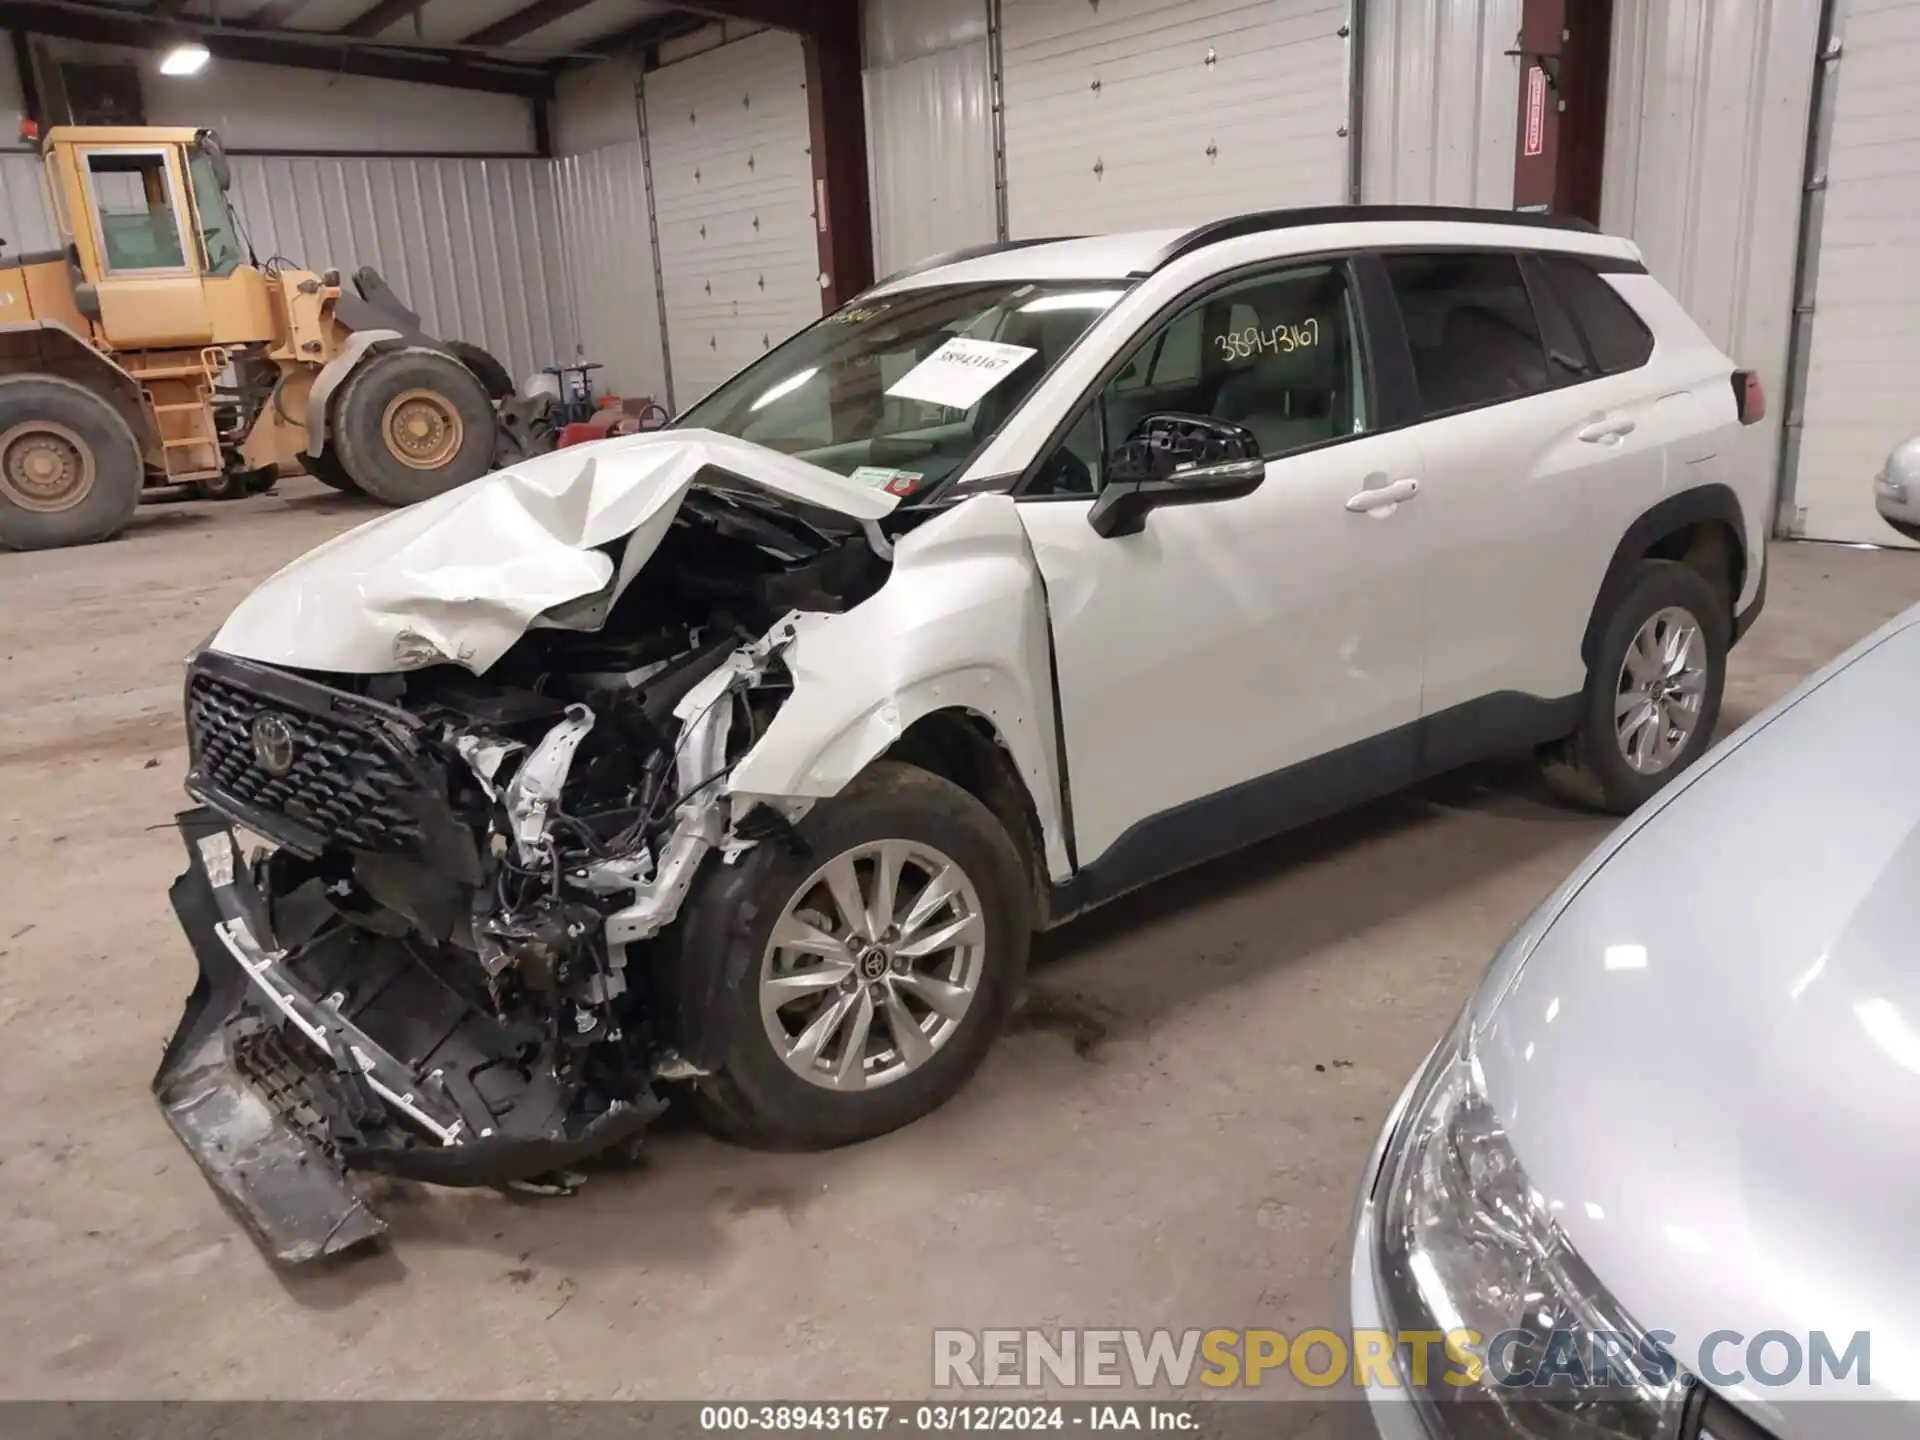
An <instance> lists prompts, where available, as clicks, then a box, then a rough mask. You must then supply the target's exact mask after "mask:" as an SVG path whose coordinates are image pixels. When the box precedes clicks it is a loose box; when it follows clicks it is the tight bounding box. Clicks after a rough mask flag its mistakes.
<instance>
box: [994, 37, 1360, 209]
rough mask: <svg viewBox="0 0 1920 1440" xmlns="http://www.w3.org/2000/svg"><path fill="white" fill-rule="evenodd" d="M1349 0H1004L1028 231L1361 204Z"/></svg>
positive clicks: (1015, 162)
mask: <svg viewBox="0 0 1920 1440" xmlns="http://www.w3.org/2000/svg"><path fill="white" fill-rule="evenodd" d="M1348 13H1349V7H1348V5H1347V3H1346V0H1003V6H1002V12H1001V36H1000V44H1001V64H1002V69H1003V75H1004V88H1005V97H1006V151H1007V158H1006V169H1007V226H1008V230H1009V232H1010V233H1011V234H1012V235H1013V237H1014V238H1016V239H1019V238H1029V237H1033V236H1040V235H1084V234H1087V233H1089V232H1095V231H1105V230H1128V229H1146V228H1154V227H1159V226H1165V225H1187V224H1194V223H1198V222H1200V221H1203V220H1208V219H1213V218H1215V217H1218V216H1221V215H1230V214H1234V213H1237V212H1241V211H1247V210H1262V209H1269V208H1272V207H1275V206H1282V205H1331V204H1338V203H1339V202H1340V201H1341V200H1343V199H1345V197H1346V160H1347V141H1346V138H1345V135H1344V133H1343V132H1344V130H1345V127H1346V123H1347V35H1346V33H1345V32H1346V31H1347V30H1348V28H1349V26H1348Z"/></svg>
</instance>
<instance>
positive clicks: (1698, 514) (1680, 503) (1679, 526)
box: [1580, 481, 1766, 666]
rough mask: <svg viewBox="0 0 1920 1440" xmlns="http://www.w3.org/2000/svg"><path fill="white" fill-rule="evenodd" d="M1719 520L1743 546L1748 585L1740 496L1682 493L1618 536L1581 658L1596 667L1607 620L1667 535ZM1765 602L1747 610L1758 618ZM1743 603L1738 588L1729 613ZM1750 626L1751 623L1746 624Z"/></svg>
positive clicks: (1716, 488)
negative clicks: (1596, 652) (1638, 569)
mask: <svg viewBox="0 0 1920 1440" xmlns="http://www.w3.org/2000/svg"><path fill="white" fill-rule="evenodd" d="M1712 520H1717V521H1720V522H1722V523H1723V524H1726V525H1729V526H1731V527H1732V528H1733V533H1734V537H1735V540H1736V542H1737V544H1738V546H1739V551H1738V554H1739V558H1740V563H1741V567H1742V580H1741V585H1742V586H1744V584H1745V580H1744V575H1745V569H1746V566H1747V565H1748V564H1750V563H1751V561H1750V558H1749V556H1748V554H1747V522H1746V515H1745V512H1744V511H1742V509H1741V508H1740V497H1739V496H1738V495H1736V494H1734V492H1733V487H1732V486H1730V485H1726V484H1723V483H1721V482H1719V481H1715V482H1714V483H1712V484H1709V485H1696V486H1694V487H1693V488H1692V489H1689V490H1682V491H1680V492H1679V493H1678V494H1676V495H1669V496H1667V497H1666V499H1664V500H1661V501H1659V502H1658V503H1657V504H1654V505H1651V506H1649V507H1648V508H1647V509H1646V510H1644V511H1642V512H1641V514H1640V516H1639V518H1638V519H1636V520H1635V521H1634V522H1633V523H1632V524H1631V525H1629V526H1627V528H1626V531H1625V533H1624V534H1622V535H1621V537H1620V543H1619V544H1618V545H1616V546H1615V547H1614V550H1613V559H1612V560H1611V561H1609V562H1608V564H1607V573H1606V575H1605V576H1604V577H1603V578H1602V579H1601V581H1600V589H1599V591H1598V593H1597V594H1595V596H1594V599H1593V609H1592V611H1591V612H1589V614H1588V616H1587V629H1586V633H1585V634H1584V635H1583V636H1581V638H1580V658H1581V659H1582V660H1584V661H1585V662H1586V663H1587V664H1588V665H1589V666H1591V665H1592V664H1593V656H1594V649H1595V647H1596V646H1597V645H1598V644H1599V643H1600V635H1601V632H1602V631H1604V630H1605V629H1606V623H1607V616H1608V615H1609V614H1611V613H1612V609H1613V606H1614V605H1616V604H1617V603H1619V600H1620V597H1621V596H1622V595H1624V594H1626V592H1627V587H1628V586H1629V585H1631V584H1632V583H1633V572H1634V568H1635V567H1636V566H1638V565H1639V563H1640V562H1641V561H1642V560H1644V559H1645V558H1646V557H1647V554H1648V553H1649V552H1650V551H1651V550H1652V549H1653V547H1654V546H1656V545H1658V544H1659V543H1660V542H1661V541H1662V540H1664V539H1665V538H1666V537H1667V536H1669V535H1672V534H1675V533H1676V532H1678V531H1681V530H1684V529H1686V528H1687V527H1688V526H1690V525H1698V524H1700V523H1701V522H1703V521H1712ZM1760 565H1761V574H1760V578H1761V583H1762V585H1764V584H1765V583H1766V568H1765V567H1766V556H1765V555H1764V554H1763V555H1762V556H1761V557H1760ZM1762 598H1764V592H1762V595H1760V596H1756V597H1755V601H1754V604H1753V605H1752V606H1750V607H1749V610H1750V611H1751V612H1752V614H1755V615H1757V614H1758V611H1759V602H1760V600H1761V599H1762ZM1739 603H1740V596H1739V593H1738V589H1736V591H1735V593H1734V595H1733V597H1732V600H1731V601H1730V603H1729V611H1731V610H1732V608H1733V607H1734V606H1737V605H1738V604H1739ZM1747 623H1748V624H1751V623H1752V622H1751V618H1748V619H1747ZM1734 633H1735V634H1736V635H1738V634H1740V633H1742V631H1741V628H1740V623H1739V620H1737V619H1736V620H1735V629H1734Z"/></svg>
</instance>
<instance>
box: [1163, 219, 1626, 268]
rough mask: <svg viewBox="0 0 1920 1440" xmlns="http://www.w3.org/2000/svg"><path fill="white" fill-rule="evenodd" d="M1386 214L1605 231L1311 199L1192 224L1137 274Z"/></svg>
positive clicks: (1580, 223) (1594, 230)
mask: <svg viewBox="0 0 1920 1440" xmlns="http://www.w3.org/2000/svg"><path fill="white" fill-rule="evenodd" d="M1386 220H1445V221H1450V222H1453V223H1455V224H1467V225H1515V226H1520V227H1522V228H1526V229H1533V230H1571V231H1575V232H1578V233H1581V234H1586V235H1597V234H1599V233H1600V232H1599V227H1598V226H1597V225H1592V224H1589V223H1588V222H1587V221H1585V220H1580V219H1576V218H1575V217H1573V216H1571V215H1543V214H1540V213H1539V212H1538V211H1533V210H1481V209H1478V208H1476V207H1474V206H1470V205H1309V206H1303V207H1301V208H1300V209H1297V210H1260V211H1256V212H1255V213H1254V214H1251V215H1233V216H1229V217H1228V218H1227V219H1224V220H1214V221H1210V222H1209V223H1207V224H1205V225H1201V226H1199V227H1197V228H1195V229H1192V230H1189V231H1188V232H1187V233H1186V234H1184V235H1182V236H1181V237H1180V238H1179V239H1178V240H1176V241H1174V242H1173V243H1172V244H1171V245H1169V246H1168V247H1167V248H1166V249H1164V250H1162V251H1161V252H1160V253H1159V254H1158V255H1156V256H1154V258H1153V261H1152V263H1151V264H1149V265H1148V266H1147V267H1146V268H1145V269H1142V270H1136V271H1135V272H1134V274H1135V275H1151V274H1152V273H1153V272H1154V271H1156V270H1158V269H1161V268H1162V267H1163V266H1166V265H1170V264H1172V263H1173V262H1174V261H1175V260H1178V259H1179V258H1180V257H1181V256H1182V255H1191V254H1192V253H1193V252H1194V251H1195V250H1199V249H1203V248H1204V247H1206V246H1208V245H1217V244H1219V243H1220V242H1221V241H1222V240H1237V239H1239V238H1240V237H1241V236H1242V235H1259V234H1263V233H1265V232H1266V231H1269V230H1289V229H1294V228H1297V227H1299V226H1303V225H1352V224H1358V223H1376V222H1379V221H1386Z"/></svg>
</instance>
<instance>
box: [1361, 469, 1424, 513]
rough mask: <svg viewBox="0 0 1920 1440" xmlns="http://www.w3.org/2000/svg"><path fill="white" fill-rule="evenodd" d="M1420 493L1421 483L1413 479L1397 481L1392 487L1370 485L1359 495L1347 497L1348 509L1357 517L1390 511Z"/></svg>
mask: <svg viewBox="0 0 1920 1440" xmlns="http://www.w3.org/2000/svg"><path fill="white" fill-rule="evenodd" d="M1382 478H1383V479H1384V478H1385V477H1384V476H1383V477H1382ZM1419 493H1420V482H1419V481H1418V480H1413V479H1407V480H1395V481H1394V482H1393V483H1392V484H1391V485H1369V486H1368V487H1367V488H1366V489H1364V490H1362V491H1361V492H1360V493H1359V494H1358V495H1349V496H1348V497H1347V509H1349V510H1351V511H1353V513H1354V514H1356V515H1365V514H1367V513H1369V512H1370V511H1374V510H1388V509H1391V508H1392V507H1393V506H1395V505H1398V504H1399V503H1400V502H1401V501H1402V500H1411V499H1413V497H1414V496H1416V495H1418V494H1419Z"/></svg>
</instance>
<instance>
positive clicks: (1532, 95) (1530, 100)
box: [1521, 65, 1547, 155]
mask: <svg viewBox="0 0 1920 1440" xmlns="http://www.w3.org/2000/svg"><path fill="white" fill-rule="evenodd" d="M1546 148H1547V72H1546V71H1545V70H1543V69H1541V68H1540V66H1538V65H1535V66H1533V67H1532V68H1531V69H1529V70H1528V71H1527V124H1526V135H1525V137H1524V143H1523V145H1522V150H1521V153H1522V154H1525V155H1539V154H1542V153H1543V152H1544V151H1545V150H1546Z"/></svg>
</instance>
